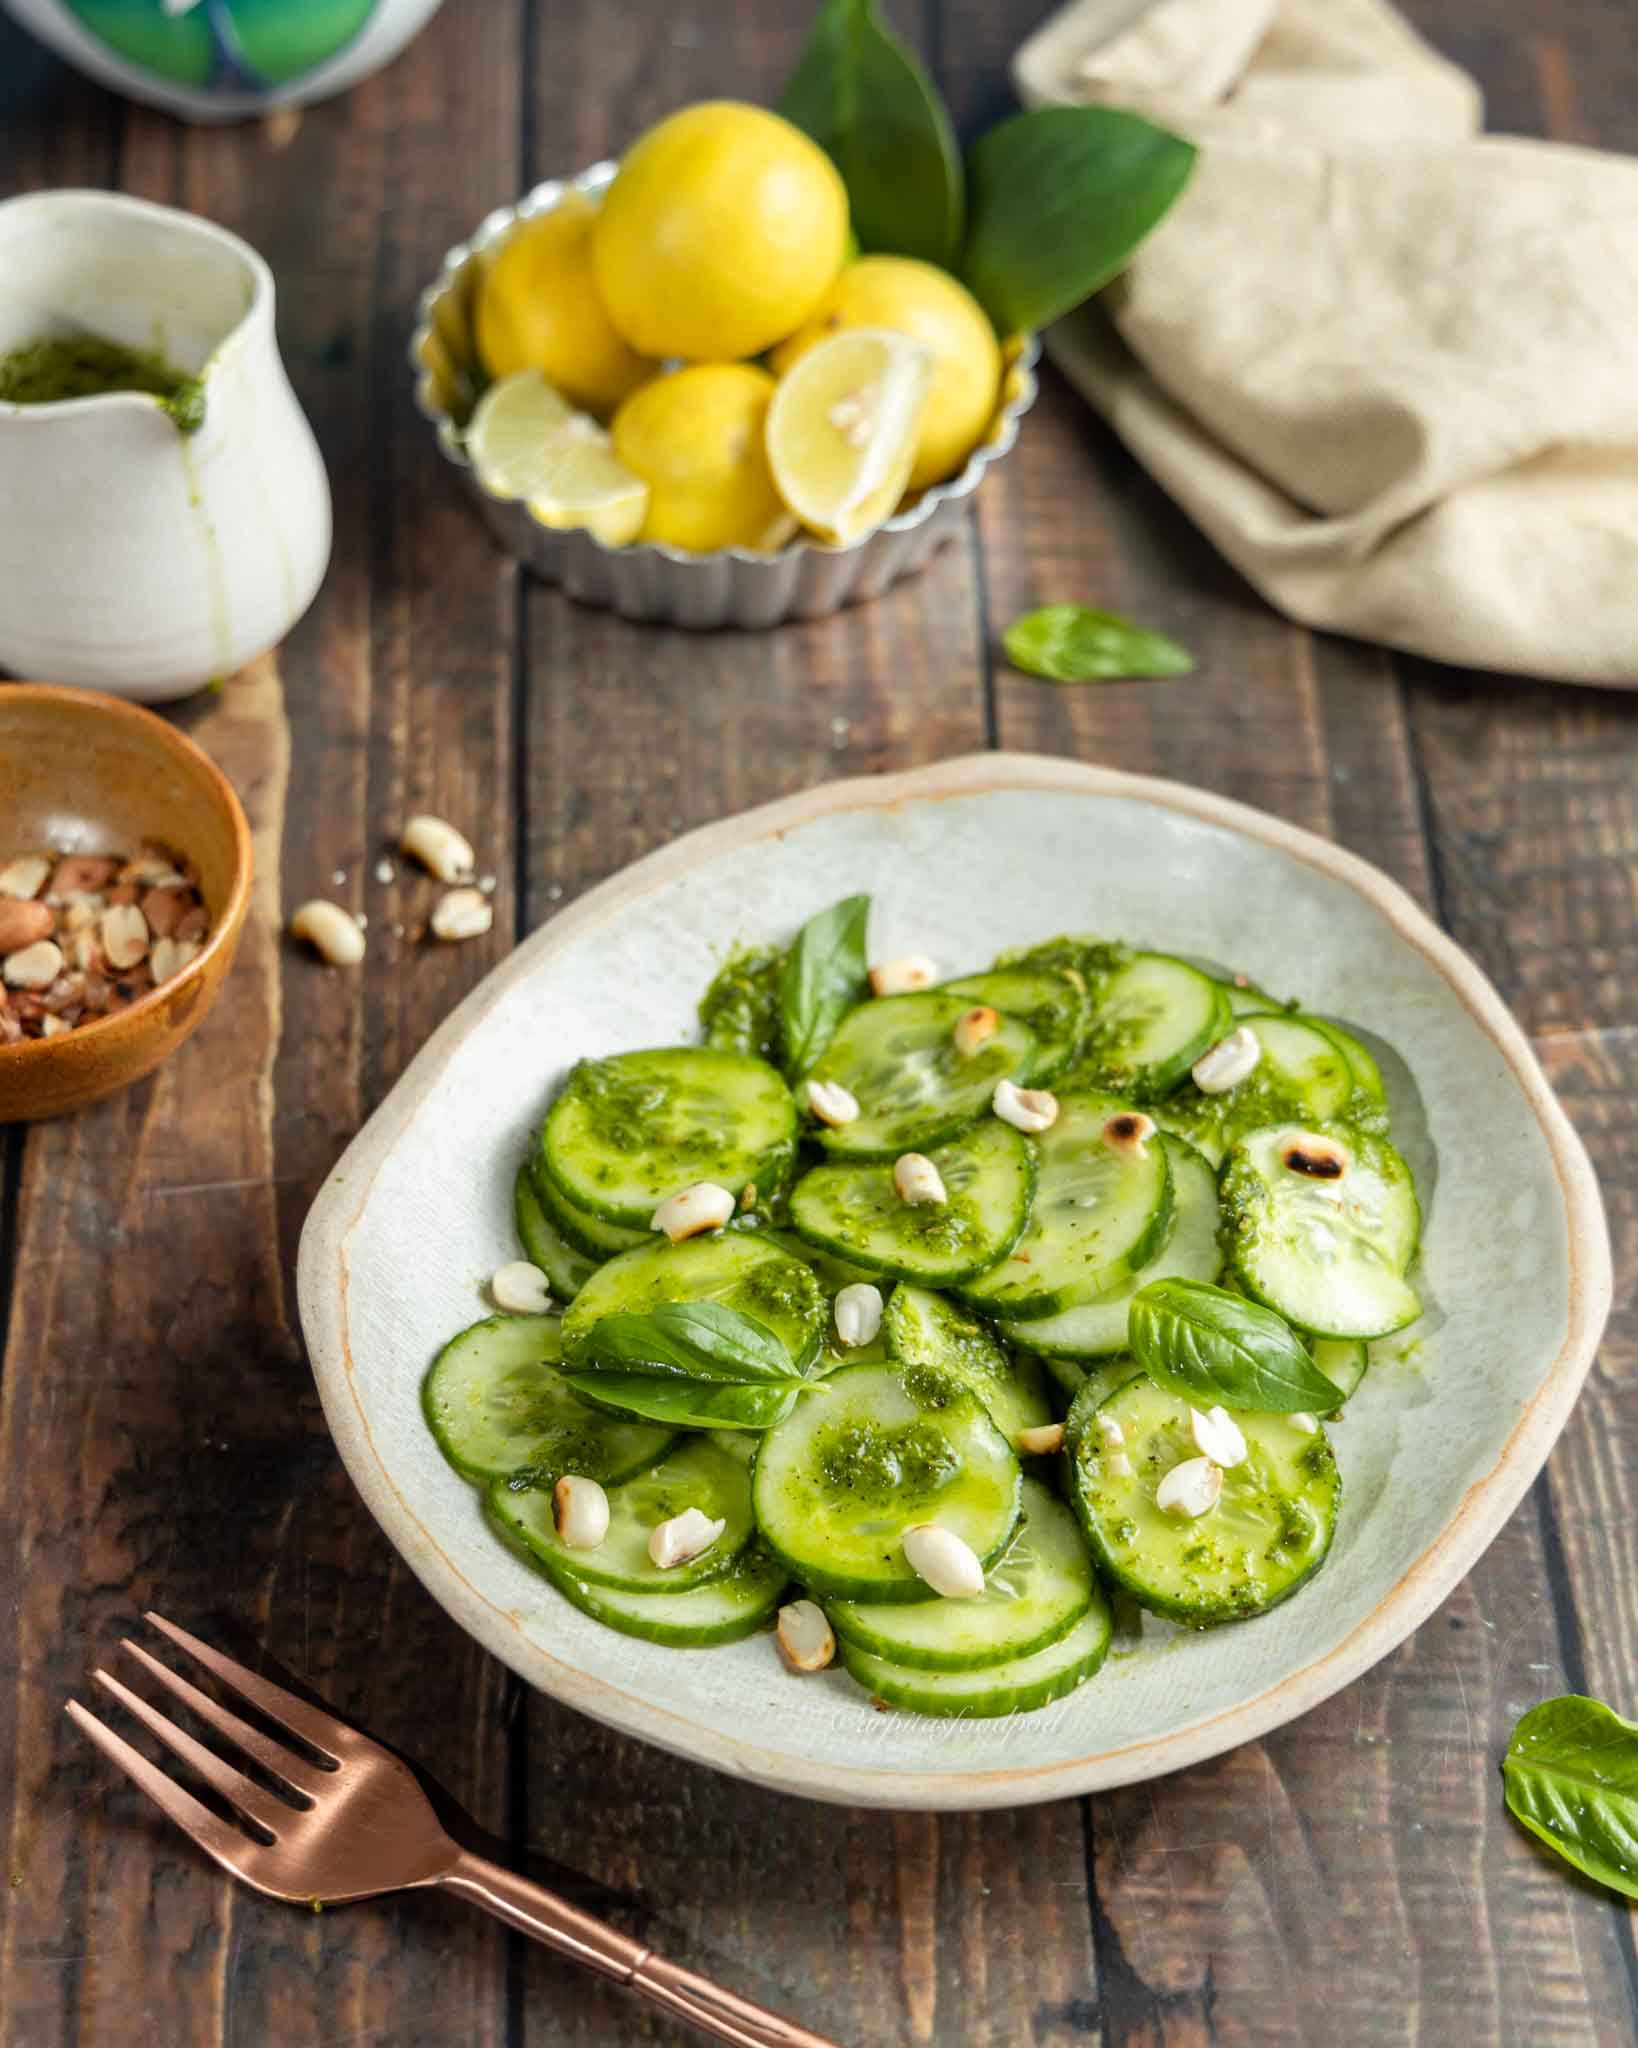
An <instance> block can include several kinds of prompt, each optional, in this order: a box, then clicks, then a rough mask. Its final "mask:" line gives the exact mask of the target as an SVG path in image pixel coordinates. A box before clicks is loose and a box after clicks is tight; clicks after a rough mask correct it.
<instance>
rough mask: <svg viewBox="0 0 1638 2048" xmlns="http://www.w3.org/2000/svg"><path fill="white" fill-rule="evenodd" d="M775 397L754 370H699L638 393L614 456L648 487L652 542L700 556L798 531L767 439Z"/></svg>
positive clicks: (618, 429)
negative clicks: (765, 424)
mask: <svg viewBox="0 0 1638 2048" xmlns="http://www.w3.org/2000/svg"><path fill="white" fill-rule="evenodd" d="M773 389H774V381H773V379H772V378H771V377H770V376H769V375H768V373H767V371H766V370H759V369H757V368H755V367H754V365H752V364H750V363H694V364H692V365H690V366H689V367H688V368H687V369H683V370H678V371H676V372H674V373H673V374H672V375H671V376H669V377H659V378H656V379H655V381H654V382H653V383H652V384H645V385H644V386H643V388H642V390H641V391H634V392H633V393H632V394H631V396H630V397H629V398H628V399H627V400H626V402H625V404H624V405H623V406H621V408H620V410H619V411H618V412H617V413H616V414H615V415H614V452H615V454H616V455H617V456H618V457H619V458H620V460H621V461H622V462H623V463H624V464H625V465H626V467H627V468H628V469H630V470H632V471H633V472H634V473H635V474H636V475H638V476H640V477H641V478H642V479H643V481H644V482H645V483H646V484H647V486H648V516H647V518H646V519H645V520H644V522H643V530H642V538H643V539H644V540H653V541H666V542H669V544H670V545H671V546H672V547H678V548H692V549H693V550H695V551H696V552H697V553H703V552H706V551H707V550H709V549H711V548H731V547H746V548H756V547H773V546H777V545H778V544H779V543H780V540H781V539H782V538H783V534H782V531H781V529H782V528H784V529H785V530H787V531H788V526H789V522H788V520H786V519H785V517H784V507H783V505H782V504H781V503H780V499H779V493H778V492H777V491H776V490H775V489H774V481H773V476H772V474H771V472H770V471H769V468H768V457H767V453H766V450H765V449H764V447H763V440H762V429H763V421H764V419H765V417H766V415H767V411H768V400H769V399H770V398H771V397H772V396H773Z"/></svg>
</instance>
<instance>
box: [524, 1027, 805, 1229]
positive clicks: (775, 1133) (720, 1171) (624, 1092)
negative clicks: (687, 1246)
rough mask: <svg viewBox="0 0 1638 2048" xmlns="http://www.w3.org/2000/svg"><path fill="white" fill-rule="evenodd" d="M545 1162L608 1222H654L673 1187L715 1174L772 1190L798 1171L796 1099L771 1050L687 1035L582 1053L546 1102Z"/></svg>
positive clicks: (736, 1186)
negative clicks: (590, 1055)
mask: <svg viewBox="0 0 1638 2048" xmlns="http://www.w3.org/2000/svg"><path fill="white" fill-rule="evenodd" d="M541 1146H542V1157H543V1159H544V1162H545V1166H546V1171H547V1172H548V1174H550V1176H551V1178H552V1180H553V1181H554V1182H555V1183H556V1184H557V1186H558V1187H560V1188H561V1189H562V1190H563V1192H564V1194H565V1195H567V1196H568V1198H569V1200H570V1201H571V1202H573V1203H574V1204H576V1206H577V1207H579V1208H582V1209H588V1210H590V1211H591V1213H592V1214H593V1215H594V1216H601V1217H602V1218H603V1219H604V1220H605V1221H606V1222H609V1223H623V1224H625V1225H626V1226H627V1227H628V1228H630V1229H647V1228H648V1226H649V1224H650V1222H651V1221H652V1219H653V1215H654V1211H655V1210H656V1209H657V1208H658V1207H659V1206H660V1204H661V1203H662V1202H663V1201H664V1200H665V1199H666V1197H667V1196H668V1195H674V1194H676V1193H677V1192H678V1191H679V1190H680V1189H682V1188H685V1187H689V1186H691V1185H692V1184H693V1183H695V1182H696V1181H712V1182H715V1183H716V1184H717V1185H718V1186H720V1187H725V1188H727V1189H728V1190H729V1192H730V1193H731V1194H733V1195H735V1196H738V1195H739V1194H740V1193H741V1191H742V1190H743V1189H744V1188H746V1187H748V1186H752V1187H755V1189H756V1190H757V1192H758V1194H759V1195H767V1194H771V1193H772V1192H773V1191H774V1190H775V1189H777V1188H778V1187H779V1186H781V1185H782V1184H783V1182H784V1180H785V1178H786V1176H787V1175H788V1173H789V1171H790V1165H791V1161H792V1159H793V1158H794V1157H795V1146H796V1104H795V1102H794V1101H793V1100H792V1098H791V1092H790V1090H789V1089H788V1088H787V1087H786V1086H785V1083H784V1081H783V1080H782V1079H781V1078H780V1076H779V1075H778V1074H777V1073H776V1072H775V1071H774V1069H773V1068H772V1067H770V1066H769V1065H768V1063H767V1061H766V1060H759V1059H756V1058H753V1057H752V1056H751V1055H750V1054H748V1053H739V1052H726V1051H723V1050H721V1049H720V1048H718V1047H715V1046H677V1047H672V1048H669V1049H662V1050H659V1051H655V1052H622V1053H616V1054H615V1055H614V1056H613V1058H611V1059H604V1060H582V1061H581V1062H580V1063H579V1065H578V1066H576V1068H575V1069H574V1071H573V1072H572V1073H571V1074H570V1076H569V1079H568V1082H567V1084H566V1086H565V1087H564V1090H563V1093H562V1094H561V1095H560V1096H559V1097H558V1098H557V1100H556V1102H554V1103H553V1104H552V1107H551V1109H550V1110H549V1111H548V1113H547V1117H546V1123H545V1127H544V1129H543V1131H542V1134H541Z"/></svg>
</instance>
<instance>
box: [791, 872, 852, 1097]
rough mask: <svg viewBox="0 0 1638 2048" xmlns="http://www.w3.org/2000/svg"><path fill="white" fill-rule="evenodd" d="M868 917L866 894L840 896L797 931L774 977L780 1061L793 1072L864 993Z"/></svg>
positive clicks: (807, 1062) (800, 1070)
mask: <svg viewBox="0 0 1638 2048" xmlns="http://www.w3.org/2000/svg"><path fill="white" fill-rule="evenodd" d="M869 922H870V898H869V897H868V896H844V897H843V898H842V900H841V902H840V903H833V904H832V905H831V906H830V908H829V909H828V910H821V911H820V912H819V914H818V916H817V917H810V918H809V919H808V921H807V923H806V924H805V925H803V927H802V929H801V931H800V932H799V933H798V934H797V938H796V944H795V945H794V946H792V948H791V950H790V952H789V954H788V955H787V956H786V959H785V968H784V972H783V973H782V974H781V976H780V978H779V1009H780V1019H781V1022H782V1024H783V1026H784V1037H785V1064H786V1067H787V1069H788V1070H789V1072H791V1073H792V1074H797V1075H800V1074H805V1073H806V1072H807V1070H808V1068H809V1067H811V1066H812V1065H813V1063H814V1061H815V1060H817V1059H818V1057H819V1055H820V1054H821V1053H822V1052H823V1051H824V1049H825V1047H826V1046H827V1045H828V1044H829V1043H830V1041H831V1037H832V1034H833V1033H834V1032H835V1029H836V1027H837V1025H838V1024H840V1023H841V1021H842V1019H843V1018H844V1017H845V1016H846V1015H847V1013H848V1011H849V1010H851V1009H852V1008H853V1006H854V1004H855V1003H857V1002H858V1001H859V1000H860V998H861V997H862V996H863V995H864V992H865V980H866V976H867V975H868V973H869V961H868V959H867V957H866V953H865V932H866V928H867V926H868V924H869Z"/></svg>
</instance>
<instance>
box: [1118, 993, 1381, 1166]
mask: <svg viewBox="0 0 1638 2048" xmlns="http://www.w3.org/2000/svg"><path fill="white" fill-rule="evenodd" d="M1241 1021H1242V1022H1243V1023H1245V1024H1246V1025H1247V1026H1248V1027H1249V1028H1250V1030H1252V1031H1253V1032H1254V1033H1255V1034H1256V1037H1257V1040H1258V1042H1259V1044H1260V1045H1261V1047H1262V1055H1261V1057H1260V1058H1259V1060H1258V1062H1257V1064H1256V1066H1255V1067H1253V1069H1252V1070H1251V1072H1250V1073H1249V1074H1248V1075H1247V1076H1246V1078H1245V1079H1244V1080H1243V1081H1241V1082H1240V1083H1239V1084H1238V1085H1237V1086H1236V1087H1233V1088H1230V1089H1229V1090H1228V1091H1227V1092H1226V1093H1225V1094H1222V1095H1206V1094H1203V1093H1202V1092H1201V1090H1200V1089H1199V1088H1197V1087H1196V1086H1195V1084H1194V1082H1193V1081H1192V1080H1189V1081H1184V1082H1183V1083H1182V1084H1181V1086H1180V1087H1179V1088H1178V1089H1177V1090H1176V1091H1175V1093H1173V1094H1172V1095H1170V1096H1168V1097H1167V1099H1166V1100H1165V1102H1163V1103H1160V1104H1159V1105H1157V1107H1156V1109H1155V1112H1154V1114H1155V1121H1156V1122H1157V1123H1159V1124H1160V1125H1161V1126H1162V1127H1163V1128H1164V1129H1166V1130H1169V1131H1172V1132H1174V1133H1175V1134H1176V1135H1177V1136H1179V1137H1183V1138H1186V1139H1187V1140H1188V1141H1189V1142H1190V1143H1191V1144H1192V1145H1194V1146H1195V1147H1196V1148H1197V1149H1198V1150H1199V1151H1201V1152H1203V1153H1204V1154H1205V1155H1206V1157H1207V1158H1208V1159H1209V1160H1210V1161H1211V1162H1212V1164H1213V1165H1216V1166H1220V1165H1221V1164H1222V1162H1223V1160H1224V1158H1225V1157H1226V1156H1227V1153H1228V1150H1229V1147H1230V1146H1231V1145H1232V1144H1233V1143H1234V1140H1235V1139H1236V1138H1237V1137H1238V1136H1239V1135H1240V1134H1241V1133H1242V1132H1243V1131H1252V1130H1256V1129H1258V1128H1259V1127H1260V1126H1262V1125H1264V1124H1277V1123H1308V1124H1320V1123H1330V1122H1335V1121H1337V1120H1339V1119H1341V1120H1345V1121H1347V1122H1351V1123H1352V1122H1357V1123H1362V1124H1363V1125H1364V1126H1365V1128H1366V1129H1367V1130H1376V1129H1379V1128H1380V1129H1381V1130H1382V1132H1383V1134H1384V1135H1386V1131H1387V1110H1386V1104H1385V1101H1384V1099H1383V1097H1382V1096H1381V1094H1380V1092H1378V1093H1377V1094H1374V1095H1373V1094H1371V1093H1370V1092H1369V1091H1368V1090H1367V1089H1366V1088H1365V1087H1364V1086H1363V1084H1362V1083H1361V1081H1360V1078H1359V1075H1358V1073H1357V1072H1356V1071H1355V1069H1354V1067H1353V1065H1352V1063H1351V1061H1350V1058H1349V1055H1348V1053H1347V1050H1346V1048H1345V1047H1344V1046H1343V1045H1342V1043H1341V1041H1340V1039H1339V1038H1338V1037H1337V1036H1336V1034H1335V1032H1334V1031H1333V1029H1332V1027H1330V1026H1329V1025H1325V1024H1322V1023H1321V1022H1320V1021H1319V1019H1318V1018H1317V1017H1297V1016H1292V1015H1291V1014H1289V1013H1288V1012H1286V1011H1284V1010H1282V1011H1280V1012H1279V1013H1278V1014H1277V1015H1272V1016H1248V1017H1245V1018H1243V1019H1242V1020H1241ZM1359 1050H1360V1052H1361V1054H1362V1055H1363V1056H1364V1058H1365V1059H1367V1060H1369V1059H1370V1054H1369V1053H1368V1052H1366V1051H1365V1048H1364V1047H1363V1046H1360V1048H1359ZM1372 1065H1373V1067H1374V1065H1375V1062H1374V1061H1373V1062H1372ZM1377 1086H1378V1090H1380V1087H1381V1077H1380V1076H1378V1078H1377Z"/></svg>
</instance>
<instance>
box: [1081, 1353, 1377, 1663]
mask: <svg viewBox="0 0 1638 2048" xmlns="http://www.w3.org/2000/svg"><path fill="white" fill-rule="evenodd" d="M1234 1419H1235V1421H1236V1422H1237V1423H1238V1424H1239V1425H1240V1428H1241V1430H1242V1432H1243V1433H1244V1435H1245V1439H1246V1445H1247V1451H1248V1455H1247V1457H1246V1459H1245V1462H1244V1463H1243V1464H1240V1465H1236V1466H1234V1467H1232V1468H1231V1469H1230V1470H1229V1471H1227V1472H1225V1473H1224V1474H1223V1492H1222V1497H1221V1499H1220V1500H1219V1501H1218V1503H1217V1505H1216V1507H1214V1508H1212V1509H1211V1510H1210V1511H1209V1512H1208V1513H1206V1514H1204V1515H1201V1516H1200V1517H1199V1518H1198V1519H1195V1520H1190V1519H1188V1518H1182V1517H1179V1516H1177V1515H1174V1514H1169V1513H1167V1512H1166V1511H1165V1510H1164V1509H1162V1508H1159V1507H1157V1506H1156V1505H1155V1489H1156V1488H1157V1487H1158V1486H1159V1484H1160V1482H1161V1480H1162V1479H1164V1478H1165V1476H1166V1474H1167V1473H1168V1472H1169V1471H1170V1470H1171V1469H1172V1467H1173V1466H1174V1465H1177V1464H1180V1463H1181V1462H1182V1461H1183V1460H1185V1459H1188V1458H1195V1457H1198V1456H1199V1451H1198V1449H1197V1447H1196V1445H1195V1441H1194V1437H1193V1435H1192V1433H1191V1430H1190V1426H1189V1404H1188V1402H1187V1401H1180V1400H1179V1399H1178V1398H1177V1397H1176V1396H1175V1395H1174V1394H1169V1393H1167V1392H1166V1391H1165V1390H1164V1389H1163V1388H1161V1387H1157V1386H1156V1385H1155V1383H1154V1381H1153V1380H1151V1379H1149V1378H1148V1377H1147V1376H1146V1375H1144V1374H1141V1373H1140V1374H1139V1375H1138V1376H1137V1377H1136V1378H1135V1379H1133V1380H1130V1381H1128V1382H1127V1384H1126V1385H1125V1386H1123V1387H1120V1388H1118V1389H1117V1390H1116V1391H1115V1392H1114V1393H1112V1394H1110V1395H1109V1396H1108V1397H1107V1398H1106V1399H1105V1400H1104V1401H1102V1402H1101V1403H1100V1404H1099V1405H1098V1407H1097V1410H1096V1419H1095V1423H1094V1420H1093V1418H1092V1417H1090V1416H1084V1415H1083V1416H1082V1417H1080V1418H1078V1426H1077V1427H1076V1429H1075V1432H1074V1439H1073V1446H1074V1447H1073V1449H1072V1450H1071V1452H1070V1457H1069V1471H1070V1480H1071V1485H1072V1489H1073V1497H1074V1503H1075V1509H1076V1512H1077V1513H1078V1514H1079V1516H1080V1518H1081V1526H1082V1528H1083V1529H1084V1530H1085V1531H1086V1538H1087V1541H1088V1542H1089V1543H1090V1544H1091V1546H1092V1556H1093V1559H1094V1560H1095V1562H1096V1563H1097V1564H1098V1566H1099V1567H1100V1569H1101V1570H1102V1571H1103V1572H1104V1573H1105V1574H1106V1575H1107V1576H1108V1577H1109V1578H1111V1579H1113V1580H1114V1581H1115V1582H1116V1584H1117V1585H1121V1586H1124V1587H1125V1588H1126V1590H1127V1591H1128V1592H1129V1593H1131V1594H1132V1596H1133V1598H1134V1599H1136V1600H1137V1602H1138V1603H1139V1605H1140V1606H1143V1607H1147V1608H1150V1609H1151V1610H1152V1611H1153V1612H1154V1613H1156V1614H1165V1615H1169V1616H1171V1618H1172V1619H1173V1620H1174V1621H1183V1622H1188V1623H1189V1624H1190V1625H1191V1626H1193V1627H1195V1628H1205V1627H1208V1626H1210V1625H1211V1624H1212V1623H1214V1622H1220V1621H1241V1620H1244V1619H1245V1617H1246V1616H1248V1615H1252V1614H1261V1613H1262V1612H1264V1610H1265V1609H1267V1608H1270V1607H1274V1606H1277V1605H1278V1603H1279V1602H1280V1601H1282V1600H1285V1599H1288V1598H1289V1597H1290V1596H1291V1594H1293V1593H1294V1592H1296V1590H1297V1588H1298V1587H1299V1586H1300V1585H1301V1584H1302V1583H1303V1581H1304V1580H1305V1579H1308V1578H1310V1577H1311V1576H1312V1575H1313V1573H1314V1572H1315V1571H1317V1570H1318V1569H1319V1566H1320V1564H1321V1563H1322V1562H1323V1561H1324V1558H1325V1553H1326V1551H1327V1550H1328V1549H1329V1548H1330V1546H1331V1537H1332V1535H1333V1533H1334V1532H1335V1529H1336V1521H1337V1506H1338V1502H1339V1500H1340V1498H1341V1493H1342V1481H1341V1478H1340V1476H1339V1475H1338V1472H1337V1464H1336V1459H1335V1458H1334V1457H1333V1455H1332V1452H1331V1446H1330V1444H1329V1442H1328V1441H1327V1440H1326V1436H1325V1432H1324V1430H1323V1429H1322V1428H1320V1427H1319V1426H1318V1425H1317V1424H1316V1425H1315V1432H1314V1434H1312V1435H1310V1434H1308V1433H1306V1432H1305V1431H1304V1430H1303V1429H1302V1428H1301V1427H1299V1425H1298V1424H1297V1423H1296V1422H1294V1421H1293V1420H1292V1418H1291V1417H1290V1416H1289V1415H1236V1417H1235V1418H1234ZM1110 1425H1113V1429H1118V1430H1119V1431H1120V1436H1119V1438H1116V1437H1114V1434H1113V1429H1112V1428H1110Z"/></svg>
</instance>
